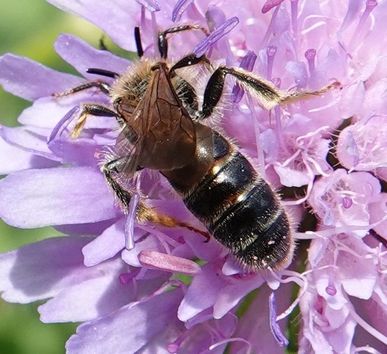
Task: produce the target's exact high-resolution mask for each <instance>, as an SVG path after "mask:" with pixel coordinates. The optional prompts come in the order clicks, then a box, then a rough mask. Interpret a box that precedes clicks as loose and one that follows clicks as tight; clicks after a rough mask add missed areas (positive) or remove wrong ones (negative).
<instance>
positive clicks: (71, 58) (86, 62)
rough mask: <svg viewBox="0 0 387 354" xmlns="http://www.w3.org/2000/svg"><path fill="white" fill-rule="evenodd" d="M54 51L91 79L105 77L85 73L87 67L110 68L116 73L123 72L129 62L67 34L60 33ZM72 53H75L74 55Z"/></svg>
mask: <svg viewBox="0 0 387 354" xmlns="http://www.w3.org/2000/svg"><path fill="white" fill-rule="evenodd" d="M55 50H56V52H57V53H58V54H59V55H60V56H61V57H62V58H63V59H64V60H65V61H66V62H68V63H69V64H71V65H72V66H73V67H74V68H75V69H77V71H78V72H79V73H80V74H82V75H83V76H86V77H88V78H91V79H94V80H95V79H96V78H97V79H101V78H102V79H104V80H105V79H106V78H103V77H101V76H95V75H91V74H87V73H86V70H87V69H89V68H99V69H105V70H110V71H113V72H116V73H118V74H121V73H123V72H124V71H125V70H126V69H127V68H128V66H129V64H130V62H129V61H128V60H126V59H123V58H120V57H117V56H115V55H113V54H112V53H110V52H109V51H107V50H97V49H95V48H93V47H92V46H90V45H89V44H87V43H86V42H84V41H82V40H80V39H79V38H77V37H74V36H72V35H69V34H62V35H60V36H59V37H58V38H57V40H56V42H55ZM74 53H77V54H76V55H74Z"/></svg>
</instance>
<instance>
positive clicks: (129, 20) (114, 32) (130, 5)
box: [48, 0, 140, 51]
mask: <svg viewBox="0 0 387 354" xmlns="http://www.w3.org/2000/svg"><path fill="white" fill-rule="evenodd" d="M48 2H49V3H51V4H52V5H54V6H56V7H58V8H60V9H61V10H64V11H68V12H71V13H74V14H76V15H80V16H82V17H83V18H85V19H86V20H89V21H90V22H92V23H94V24H95V25H96V26H98V27H100V28H102V29H103V30H104V32H106V33H107V34H108V35H109V36H110V37H111V38H112V39H113V41H115V42H116V43H117V44H118V45H119V46H121V47H122V48H124V49H127V50H129V51H135V50H136V46H135V42H134V38H133V32H132V29H133V28H134V27H135V26H136V24H137V22H136V19H135V16H133V14H138V13H139V12H140V11H139V10H140V5H139V4H138V3H137V2H136V1H125V0H111V1H108V2H99V3H98V6H96V3H95V1H92V0H78V1H72V0H48Z"/></svg>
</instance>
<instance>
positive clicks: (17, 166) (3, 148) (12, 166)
mask: <svg viewBox="0 0 387 354" xmlns="http://www.w3.org/2000/svg"><path fill="white" fill-rule="evenodd" d="M0 135H1V131H0ZM10 156H12V159H10V158H9V157H10ZM56 164H57V163H56V162H54V161H51V160H47V159H45V158H43V157H40V156H36V155H34V154H32V153H31V152H28V151H25V150H22V149H20V148H18V147H16V146H13V145H11V144H9V143H7V142H6V141H4V139H3V138H1V137H0V175H6V174H9V173H12V172H16V171H21V170H26V169H29V168H45V167H53V166H55V165H56Z"/></svg>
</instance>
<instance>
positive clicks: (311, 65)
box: [305, 48, 316, 76]
mask: <svg viewBox="0 0 387 354" xmlns="http://www.w3.org/2000/svg"><path fill="white" fill-rule="evenodd" d="M305 58H306V60H307V61H308V69H309V76H312V75H313V74H314V72H315V59H316V49H313V48H310V49H308V50H307V51H306V52H305Z"/></svg>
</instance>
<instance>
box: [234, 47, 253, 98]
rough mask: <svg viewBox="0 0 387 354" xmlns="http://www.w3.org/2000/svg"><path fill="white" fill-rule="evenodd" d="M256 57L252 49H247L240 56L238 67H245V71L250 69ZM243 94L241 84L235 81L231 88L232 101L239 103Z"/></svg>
mask: <svg viewBox="0 0 387 354" xmlns="http://www.w3.org/2000/svg"><path fill="white" fill-rule="evenodd" d="M256 59H257V56H256V54H255V53H254V52H253V51H251V50H249V51H248V52H247V54H246V55H245V56H244V57H243V58H242V60H241V64H240V67H241V68H242V69H245V70H246V71H252V70H253V68H254V64H255V61H256ZM243 94H244V90H243V88H242V87H241V85H239V84H238V83H236V84H235V85H234V87H233V89H232V97H233V102H234V103H239V102H240V101H241V99H242V97H243Z"/></svg>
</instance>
